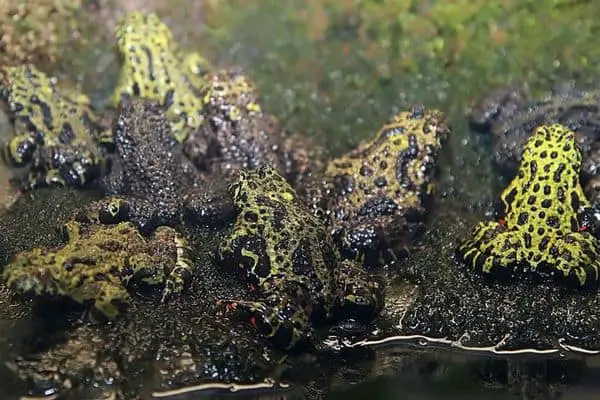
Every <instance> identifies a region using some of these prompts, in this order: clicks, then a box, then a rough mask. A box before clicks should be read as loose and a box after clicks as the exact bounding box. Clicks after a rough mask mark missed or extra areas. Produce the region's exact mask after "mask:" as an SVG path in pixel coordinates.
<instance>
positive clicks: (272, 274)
mask: <svg viewBox="0 0 600 400" xmlns="http://www.w3.org/2000/svg"><path fill="white" fill-rule="evenodd" d="M229 191H230V194H231V196H232V198H233V201H234V203H235V206H236V208H237V210H238V211H239V215H238V218H237V221H236V223H235V225H234V227H233V231H232V233H231V234H230V235H229V236H228V237H227V238H226V239H225V240H224V241H223V242H222V243H221V245H220V246H219V251H218V254H219V259H220V263H221V264H222V265H224V266H226V267H229V268H232V269H234V270H237V271H239V273H240V274H241V275H242V277H243V278H245V279H246V280H247V282H248V283H249V287H250V288H251V289H255V290H256V291H257V293H258V294H259V299H258V300H256V301H242V300H239V301H238V300H227V302H228V304H233V305H235V306H237V307H241V308H243V309H244V310H246V311H249V312H250V314H251V315H252V317H251V318H252V321H253V323H254V324H255V325H256V326H257V328H258V329H259V331H260V332H261V333H263V334H264V335H265V336H266V337H268V338H271V339H272V340H274V341H275V343H276V344H278V345H280V346H282V347H285V348H291V347H293V346H295V345H296V344H297V343H299V342H300V341H303V339H307V338H309V337H310V331H311V326H312V325H311V324H312V323H313V322H316V321H320V320H324V319H327V318H330V317H331V316H332V310H333V309H334V307H341V309H342V310H345V311H347V313H348V314H347V315H354V316H362V317H367V318H372V317H373V316H375V315H376V314H377V312H378V311H379V309H380V308H381V306H382V302H383V288H382V287H381V286H380V285H379V284H378V283H377V282H376V281H375V280H372V279H371V278H370V276H369V275H368V274H367V273H366V272H365V271H364V269H362V268H361V267H357V266H354V265H353V264H352V263H351V262H349V261H345V262H344V263H341V262H340V258H339V254H338V252H337V249H336V247H335V246H334V244H333V242H332V240H331V237H330V235H329V234H328V232H327V229H326V228H325V226H324V225H323V224H322V223H321V221H319V220H318V219H317V218H316V217H314V216H312V215H311V213H310V211H309V210H308V209H307V208H306V207H305V206H304V204H303V203H302V202H301V201H299V199H298V197H297V195H296V192H295V191H294V189H293V188H292V187H291V186H290V185H289V183H288V182H287V181H286V180H285V178H283V177H282V176H281V175H280V174H279V173H278V172H277V171H276V170H275V169H273V168H272V167H269V166H267V165H263V166H261V167H259V168H258V169H256V170H251V171H240V172H239V179H238V180H237V181H235V182H234V183H232V184H231V185H230V187H229Z"/></svg>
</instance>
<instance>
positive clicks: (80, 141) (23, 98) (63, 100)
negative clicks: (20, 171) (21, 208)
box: [0, 65, 112, 189]
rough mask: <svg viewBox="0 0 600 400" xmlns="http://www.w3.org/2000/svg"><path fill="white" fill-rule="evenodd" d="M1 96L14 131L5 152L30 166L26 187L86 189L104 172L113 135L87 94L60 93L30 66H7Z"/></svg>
mask: <svg viewBox="0 0 600 400" xmlns="http://www.w3.org/2000/svg"><path fill="white" fill-rule="evenodd" d="M0 95H1V97H2V99H3V100H4V101H5V102H6V103H7V106H8V112H9V115H10V118H11V120H12V122H13V124H14V131H15V132H14V137H13V138H12V139H10V141H9V142H8V144H7V145H6V146H5V148H4V151H3V156H4V159H5V160H6V161H7V162H8V163H9V164H11V165H14V166H17V167H23V166H28V167H29V176H28V177H27V178H26V179H25V180H24V182H23V185H22V186H23V188H24V189H32V188H35V187H37V186H45V185H69V186H74V187H82V186H85V185H87V184H88V183H89V182H90V181H92V180H93V179H94V178H97V177H99V176H100V175H101V174H102V172H103V171H104V167H105V164H104V160H105V158H104V154H103V153H104V150H108V149H110V148H111V147H112V136H111V134H110V130H109V129H107V128H105V127H103V126H102V125H101V124H100V123H99V120H98V119H97V117H96V116H95V115H94V112H93V110H92V108H91V106H90V104H89V100H88V98H87V97H86V96H84V95H83V94H77V93H74V92H68V91H67V90H65V89H63V90H60V91H59V89H58V87H57V86H56V83H55V82H54V80H52V79H50V78H49V77H48V76H46V75H45V74H44V73H43V72H41V71H38V70H37V69H36V68H35V67H34V66H31V65H25V66H18V67H4V68H3V69H2V71H1V73H0ZM98 145H100V147H99V146H98Z"/></svg>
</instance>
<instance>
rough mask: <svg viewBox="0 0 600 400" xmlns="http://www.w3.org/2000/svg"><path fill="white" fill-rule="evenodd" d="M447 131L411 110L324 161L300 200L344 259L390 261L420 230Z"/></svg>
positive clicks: (430, 113)
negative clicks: (319, 176)
mask: <svg viewBox="0 0 600 400" xmlns="http://www.w3.org/2000/svg"><path fill="white" fill-rule="evenodd" d="M449 132H450V128H449V126H448V124H447V123H446V121H445V118H444V116H443V114H442V113H441V112H439V111H437V110H426V109H424V108H423V107H422V106H414V107H412V108H411V109H410V110H409V111H405V112H400V113H398V114H397V115H395V116H394V117H393V118H391V119H390V120H389V121H388V122H387V123H386V124H384V125H383V127H382V128H381V129H380V130H379V132H377V134H376V135H375V137H374V138H373V139H370V140H366V141H364V142H362V143H361V144H360V145H359V146H358V148H356V149H355V150H353V151H351V152H349V153H348V154H346V155H343V156H341V157H339V158H337V159H334V160H332V161H330V162H329V164H328V165H327V168H326V170H325V173H324V177H323V182H324V184H321V181H319V182H317V185H316V186H312V187H309V188H308V189H307V190H306V194H305V196H306V197H307V198H308V201H309V202H311V203H312V204H313V210H315V213H316V214H317V215H324V217H325V220H326V221H327V225H328V226H329V227H330V228H331V230H332V233H333V237H334V238H335V240H336V242H337V243H338V245H339V246H340V248H341V249H342V255H343V256H344V257H346V258H351V259H355V258H362V259H363V261H364V264H365V265H366V266H371V265H379V264H381V263H387V262H390V261H393V260H394V259H396V257H397V253H398V252H399V251H402V250H403V249H404V248H406V247H409V246H410V244H411V243H412V242H414V240H415V239H417V238H418V236H419V235H420V234H421V233H422V232H423V230H424V218H425V211H426V209H425V206H426V201H427V199H428V198H429V196H430V194H431V193H432V191H433V188H434V185H433V178H434V173H435V163H436V161H437V156H438V153H439V150H440V147H441V145H442V142H443V140H444V139H445V138H446V136H447V135H448V133H449Z"/></svg>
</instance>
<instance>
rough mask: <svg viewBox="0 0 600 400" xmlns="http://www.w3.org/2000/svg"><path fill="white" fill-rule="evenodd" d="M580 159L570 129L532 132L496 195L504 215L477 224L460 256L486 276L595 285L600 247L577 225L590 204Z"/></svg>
mask: <svg viewBox="0 0 600 400" xmlns="http://www.w3.org/2000/svg"><path fill="white" fill-rule="evenodd" d="M581 160H582V156H581V151H580V150H579V147H578V145H577V142H576V140H575V134H574V132H573V131H571V130H570V129H568V128H566V127H564V126H562V125H559V124H553V125H543V126H541V127H538V128H537V129H535V130H534V132H533V134H532V135H531V136H530V137H529V139H528V140H527V142H526V143H525V147H524V149H523V154H522V157H521V165H520V166H519V170H518V173H517V176H516V177H515V178H514V179H513V180H512V182H511V183H510V184H509V185H508V187H507V188H506V189H505V190H504V191H503V192H502V196H501V198H502V203H503V204H504V217H503V218H502V219H501V220H500V221H489V222H481V223H479V224H478V225H477V227H476V228H475V230H474V232H473V237H472V238H471V239H469V240H467V241H465V242H463V243H461V245H460V246H459V248H458V255H459V256H460V258H461V259H462V260H463V261H464V262H465V263H466V264H467V265H469V266H471V267H473V268H475V269H476V270H479V271H482V272H484V273H486V274H494V275H496V274H503V275H506V274H508V275H512V274H514V272H515V271H517V270H518V269H523V270H526V271H531V272H535V273H538V274H540V275H543V276H552V277H554V278H556V279H559V280H562V281H564V282H567V283H570V284H574V285H575V286H590V285H594V284H597V282H598V278H599V272H600V247H599V244H598V241H597V239H596V237H595V236H594V235H593V234H591V233H590V232H588V227H587V226H586V224H585V223H584V222H583V221H584V220H585V214H586V213H587V212H588V210H589V209H590V204H589V202H588V200H587V199H586V197H585V195H584V193H583V190H582V188H581V185H580V183H579V172H580V171H579V170H580V167H581Z"/></svg>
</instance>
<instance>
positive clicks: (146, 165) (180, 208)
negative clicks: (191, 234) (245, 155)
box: [90, 98, 233, 233]
mask: <svg viewBox="0 0 600 400" xmlns="http://www.w3.org/2000/svg"><path fill="white" fill-rule="evenodd" d="M114 131H115V132H114V135H115V146H116V161H115V162H114V164H115V168H113V169H114V171H113V172H112V173H111V174H110V175H108V176H106V177H105V178H103V179H102V181H101V186H102V188H103V189H104V191H105V193H106V194H108V195H112V196H116V197H118V198H120V199H121V201H120V202H118V204H120V207H118V209H119V211H118V212H117V211H111V213H113V214H115V213H117V214H119V213H124V214H125V215H127V218H128V219H129V220H130V221H132V222H133V223H134V224H135V225H136V226H137V227H138V229H140V231H142V232H143V233H149V232H151V231H152V230H153V229H154V228H156V227H157V226H160V225H168V226H173V225H176V224H178V223H179V222H181V217H182V216H184V215H185V216H186V217H187V218H190V219H194V220H195V221H196V222H199V223H204V222H209V220H210V219H211V218H213V219H214V217H218V218H222V219H226V217H227V215H231V214H228V212H232V211H233V205H232V204H231V202H230V201H229V200H228V199H227V195H226V185H225V184H221V183H220V182H218V181H212V182H204V181H203V180H202V179H201V178H200V177H199V176H198V174H197V172H196V169H195V167H194V166H193V165H192V164H191V163H190V161H189V160H187V158H186V157H185V156H184V155H183V153H182V152H181V149H180V148H179V147H178V143H177V141H176V140H175V139H174V138H173V136H172V135H171V128H170V124H169V122H168V120H167V118H166V116H165V112H164V108H163V107H162V106H161V105H159V104H158V103H157V102H155V101H152V100H144V99H139V98H132V99H123V100H122V101H121V103H120V105H119V110H118V115H117V117H116V120H115V125H114ZM200 186H202V187H200ZM113 200H114V199H113ZM221 200H222V202H221ZM111 201H112V200H111ZM105 204H106V201H105V200H101V201H100V202H98V203H95V204H93V205H92V206H90V209H91V211H94V209H95V208H97V207H100V208H103V207H105ZM111 204H113V205H114V204H117V202H114V201H113V202H112V203H111ZM96 211H97V210H96Z"/></svg>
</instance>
